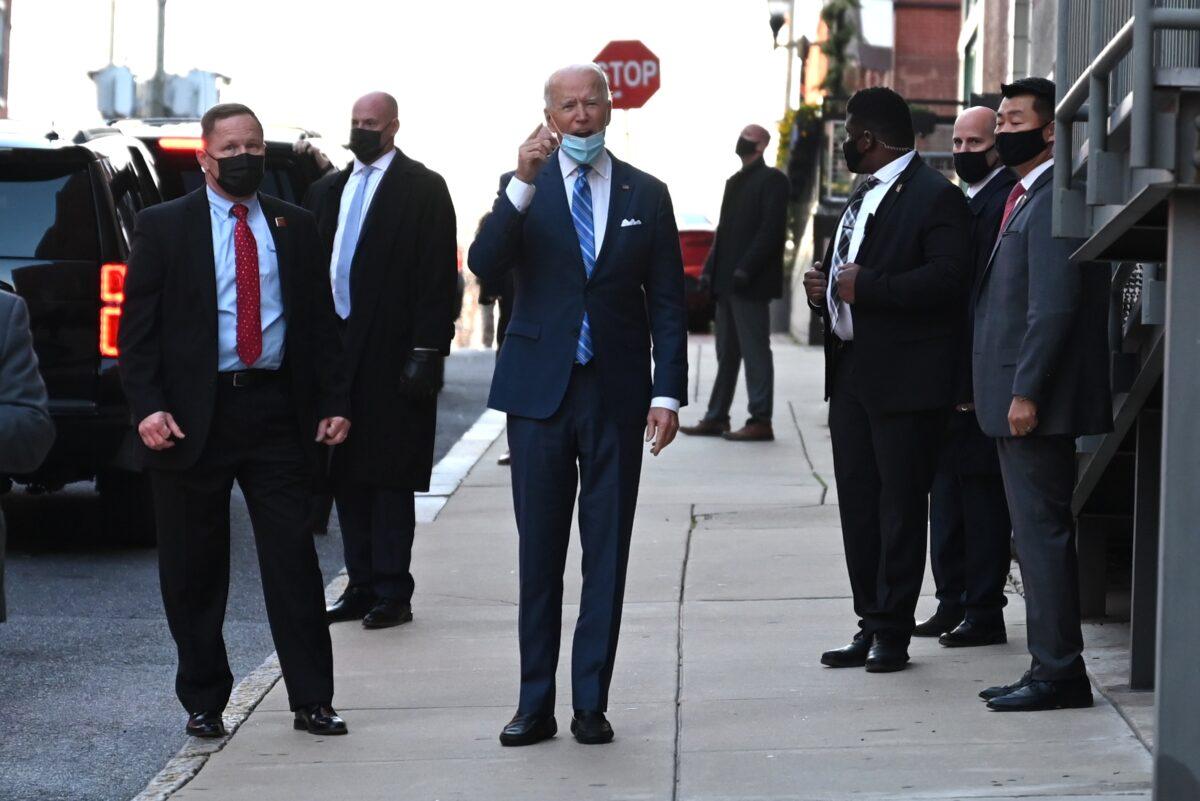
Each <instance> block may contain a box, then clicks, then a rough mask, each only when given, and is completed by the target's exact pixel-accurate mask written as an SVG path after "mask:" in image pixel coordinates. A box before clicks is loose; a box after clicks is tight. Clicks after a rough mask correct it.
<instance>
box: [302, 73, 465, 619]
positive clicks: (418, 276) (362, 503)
mask: <svg viewBox="0 0 1200 801" xmlns="http://www.w3.org/2000/svg"><path fill="white" fill-rule="evenodd" d="M399 128H400V121H399V109H398V108H397V104H396V99H395V98H394V97H392V96H391V95H389V94H386V93H384V92H372V93H371V94H368V95H364V96H363V97H361V98H359V99H358V101H357V102H356V103H355V104H354V107H353V109H352V110H351V114H350V150H351V151H352V152H353V153H354V161H353V162H352V163H351V164H350V165H349V166H348V167H346V168H345V169H344V170H342V171H340V172H336V173H332V174H330V175H329V176H327V177H326V178H323V179H322V180H321V181H319V182H318V183H317V184H316V185H314V187H313V190H312V192H311V193H310V196H309V198H308V201H307V202H308V204H309V206H310V209H311V210H312V211H313V213H314V214H315V215H316V217H317V224H318V227H319V230H320V233H321V236H322V239H323V241H324V242H325V245H326V247H327V248H329V252H330V254H331V255H330V259H329V273H328V280H329V288H330V290H331V292H332V294H333V304H334V310H335V311H336V313H337V317H338V320H339V321H340V323H339V325H340V329H341V334H342V339H343V342H344V344H345V348H346V370H347V376H348V381H349V391H350V405H351V408H352V409H354V410H355V414H357V415H358V417H359V420H360V421H361V422H359V423H358V425H359V428H358V429H357V430H356V433H360V436H357V437H355V438H354V440H353V441H350V440H347V442H346V443H345V444H344V445H342V446H339V447H338V448H336V449H334V453H333V455H332V457H333V459H332V466H331V474H332V479H333V483H334V487H335V491H334V496H335V500H336V503H337V511H338V522H339V523H340V525H341V529H342V542H343V545H344V548H345V554H346V572H347V573H348V574H349V579H350V582H349V584H348V585H347V587H346V591H345V592H344V593H343V594H342V597H341V598H340V599H339V600H338V601H337V602H336V603H335V604H334V605H333V606H332V607H330V608H329V609H328V610H327V617H328V619H329V621H330V622H338V621H350V620H361V621H362V625H363V627H364V628H367V629H383V628H389V627H392V626H398V625H400V624H402V623H407V622H408V621H410V620H412V614H413V613H412V596H413V590H414V588H415V582H414V580H413V577H412V572H411V563H412V546H413V537H414V533H415V528H416V514H415V509H414V499H413V493H414V492H418V491H425V490H428V489H429V478H430V473H431V471H432V469H433V444H434V429H435V428H436V425H437V393H438V389H439V388H440V385H441V375H442V370H441V368H442V364H441V362H442V358H443V356H445V355H448V354H449V352H450V340H451V338H452V337H453V335H454V319H455V317H457V316H458V315H457V309H455V298H456V282H457V275H458V266H457V262H458V255H457V254H458V242H457V234H456V228H455V219H454V205H453V203H451V200H450V193H449V191H448V190H447V188H446V182H445V181H443V180H442V177H441V176H440V175H438V174H437V173H435V172H433V171H431V170H429V169H428V168H427V167H425V166H424V165H423V164H421V163H420V162H417V161H413V160H412V159H410V158H409V157H408V156H406V155H404V154H403V153H401V152H400V151H399V150H398V149H397V148H396V146H395V137H396V134H397V132H398V131H399Z"/></svg>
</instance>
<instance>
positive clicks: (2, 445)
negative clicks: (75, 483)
mask: <svg viewBox="0 0 1200 801" xmlns="http://www.w3.org/2000/svg"><path fill="white" fill-rule="evenodd" d="M37 365H38V363H37V356H35V355H34V353H33V339H32V337H31V336H30V333H29V312H28V311H27V310H26V309H25V301H23V300H21V299H20V298H19V297H17V296H16V295H10V294H9V293H7V292H4V291H0V475H8V474H20V473H31V472H33V471H34V470H36V469H37V468H38V466H39V465H40V464H41V463H42V459H45V458H46V453H47V452H49V450H50V446H51V444H53V442H54V422H53V421H52V420H51V419H50V412H49V411H48V410H47V408H46V385H45V384H44V383H43V382H42V376H41V374H40V373H39V372H38V366H37ZM4 618H5V608H4V513H3V512H0V621H3V620H4Z"/></svg>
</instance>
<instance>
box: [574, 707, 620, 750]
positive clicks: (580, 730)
mask: <svg viewBox="0 0 1200 801" xmlns="http://www.w3.org/2000/svg"><path fill="white" fill-rule="evenodd" d="M571 734H574V735H575V739H576V740H577V741H579V742H581V743H583V744H584V745H600V744H602V743H611V742H612V738H613V729H612V726H610V725H609V723H608V719H607V718H605V717H604V713H603V712H580V711H579V710H575V717H573V718H572V719H571Z"/></svg>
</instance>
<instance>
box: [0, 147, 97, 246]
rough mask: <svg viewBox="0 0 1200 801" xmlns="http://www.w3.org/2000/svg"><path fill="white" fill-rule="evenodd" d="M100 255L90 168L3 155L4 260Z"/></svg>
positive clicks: (0, 226)
mask: <svg viewBox="0 0 1200 801" xmlns="http://www.w3.org/2000/svg"><path fill="white" fill-rule="evenodd" d="M99 253H100V238H99V233H98V231H97V228H96V201H95V197H94V195H93V193H92V179H91V175H90V174H89V172H88V165H87V164H86V163H78V162H76V163H70V162H67V163H30V162H29V161H27V160H25V159H24V158H23V157H22V155H21V154H20V152H19V151H8V152H4V153H0V258H35V259H70V260H95V259H97V258H99Z"/></svg>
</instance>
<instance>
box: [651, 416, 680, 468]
mask: <svg viewBox="0 0 1200 801" xmlns="http://www.w3.org/2000/svg"><path fill="white" fill-rule="evenodd" d="M678 433H679V415H678V414H677V413H675V412H673V411H671V410H670V409H663V408H660V407H658V406H653V407H651V408H650V414H648V415H646V442H653V443H654V444H653V445H652V446H650V453H651V455H653V456H658V455H659V454H660V453H662V452H663V449H664V448H666V447H667V446H668V445H670V444H671V442H673V441H674V439H675V435H676V434H678Z"/></svg>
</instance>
